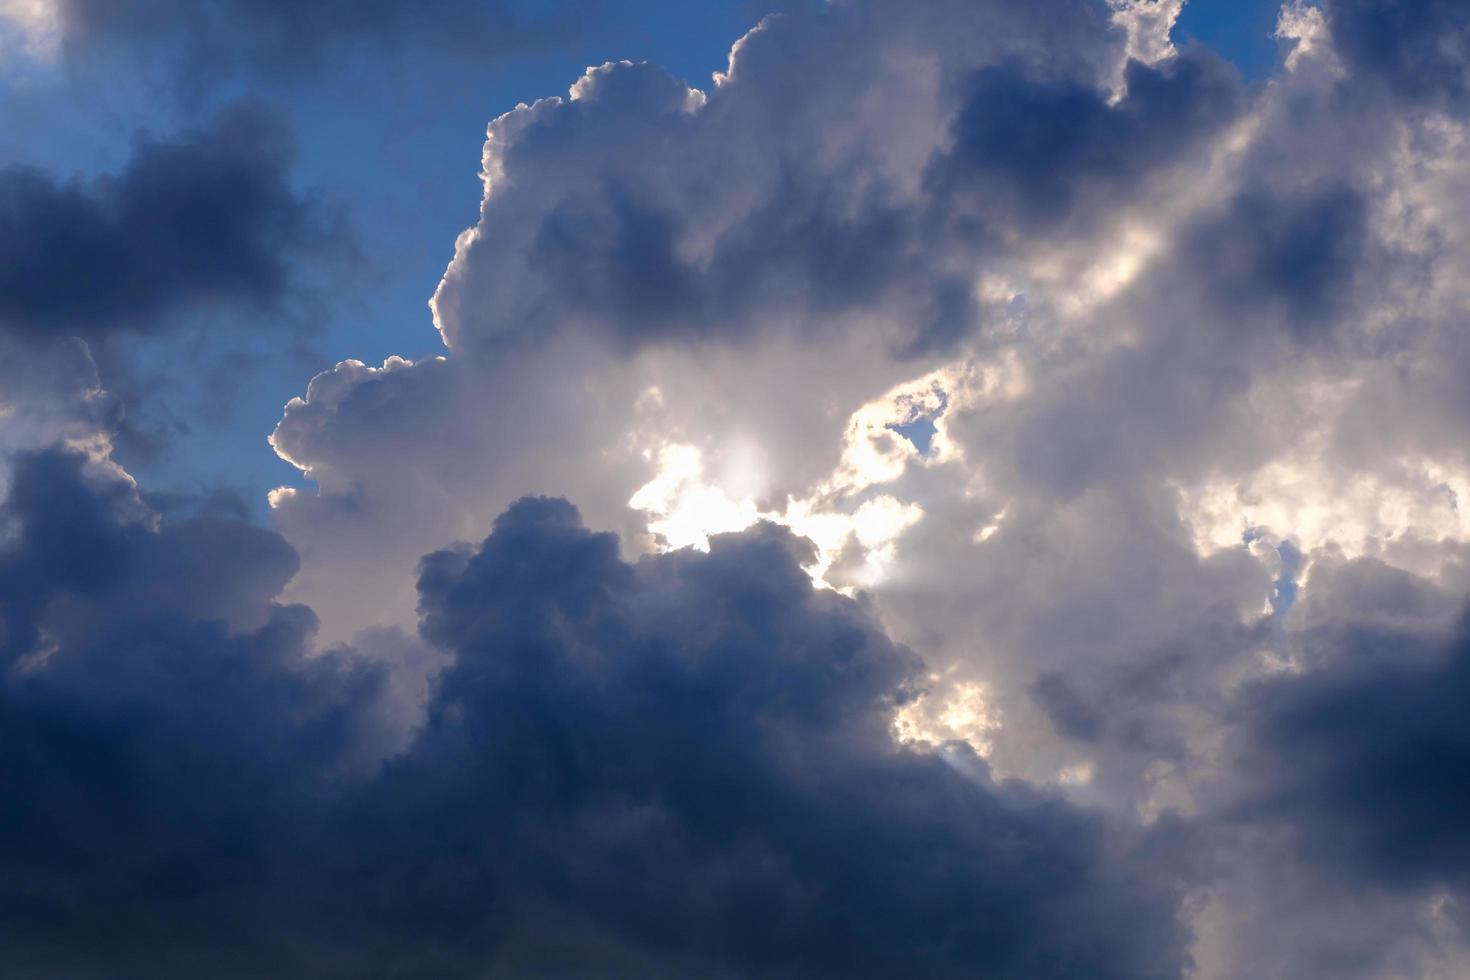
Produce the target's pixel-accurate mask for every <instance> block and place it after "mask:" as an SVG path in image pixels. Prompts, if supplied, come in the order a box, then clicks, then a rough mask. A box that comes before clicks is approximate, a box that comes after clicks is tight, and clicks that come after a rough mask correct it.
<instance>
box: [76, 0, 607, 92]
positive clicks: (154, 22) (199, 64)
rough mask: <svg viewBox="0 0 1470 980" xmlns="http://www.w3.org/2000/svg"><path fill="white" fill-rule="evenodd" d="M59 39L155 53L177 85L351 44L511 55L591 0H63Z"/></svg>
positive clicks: (294, 63) (323, 61) (272, 68)
mask: <svg viewBox="0 0 1470 980" xmlns="http://www.w3.org/2000/svg"><path fill="white" fill-rule="evenodd" d="M59 6H60V15H61V16H60V19H61V25H62V33H63V42H64V44H65V45H66V48H67V50H68V52H69V54H71V56H72V57H73V58H74V59H76V60H78V61H81V60H82V59H86V58H88V57H89V56H91V55H93V54H95V53H96V52H97V51H99V50H108V49H114V50H122V51H123V52H125V53H127V54H129V55H133V56H136V57H138V58H139V59H140V60H143V61H145V62H147V61H159V62H161V63H162V64H163V65H164V66H165V67H167V68H169V69H170V70H172V71H173V72H174V73H175V78H176V80H177V81H178V83H179V84H180V86H181V87H182V88H186V89H187V88H190V87H195V86H198V85H200V84H201V83H210V82H217V81H220V80H223V79H226V78H228V77H230V76H232V75H235V74H239V73H241V72H247V71H248V72H254V73H258V74H259V76H260V77H261V78H262V79H270V78H275V79H279V78H280V77H282V74H283V73H284V75H285V76H286V77H292V76H304V75H309V74H312V73H316V72H320V71H322V69H323V68H324V67H325V66H326V65H328V64H330V63H333V62H335V61H337V60H339V59H340V58H341V57H342V56H344V55H345V54H347V53H349V52H351V51H353V50H365V51H366V52H368V53H371V54H373V55H376V56H382V55H385V54H391V53H393V52H394V51H396V50H399V49H401V48H403V47H405V46H409V45H426V46H429V47H431V48H432V49H434V50H436V51H438V52H448V53H452V54H455V55H457V56H460V57H465V58H471V57H472V58H477V59H478V58H485V57H495V56H500V57H504V56H509V55H514V54H518V53H525V52H526V51H528V50H534V49H537V48H542V47H545V46H546V45H547V44H549V43H551V42H553V41H556V40H558V39H562V38H565V37H566V36H568V35H569V34H570V33H571V32H572V31H573V30H574V29H575V26H576V17H575V14H576V13H577V11H578V10H580V9H581V8H584V7H587V6H589V4H587V3H582V2H577V0H573V2H567V3H553V4H550V5H547V6H546V8H545V10H544V12H541V13H530V12H527V8H526V5H523V4H516V3H515V2H513V0H510V2H507V0H420V2H417V3H411V4H410V3H402V2H399V0H222V2H221V0H213V2H208V3H197V2H189V0H61V2H60V4H59Z"/></svg>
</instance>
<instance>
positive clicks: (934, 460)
mask: <svg viewBox="0 0 1470 980" xmlns="http://www.w3.org/2000/svg"><path fill="white" fill-rule="evenodd" d="M1179 8H1180V4H1178V3H1169V2H1153V0H1117V2H1113V3H1109V4H1107V5H1099V4H1095V3H1091V2H1085V0H1075V2H1074V0H1046V2H1042V3H1034V4H1014V3H1000V2H996V3H989V2H982V3H976V2H973V0H964V2H960V0H931V2H924V3H896V2H884V0H850V2H846V3H833V4H828V5H825V6H823V7H820V8H810V9H807V8H803V9H801V10H798V11H794V12H792V13H790V14H788V15H785V16H781V17H773V18H768V19H767V20H765V21H763V22H762V23H761V24H760V25H759V26H758V27H756V28H755V29H753V30H752V31H751V32H750V33H749V34H747V35H746V36H745V37H744V38H742V39H740V40H739V41H738V42H737V43H736V44H735V46H734V48H733V49H732V52H731V55H730V60H729V63H728V65H727V66H726V68H725V70H724V71H721V72H719V73H717V74H716V75H715V77H714V78H713V79H712V80H711V84H709V85H708V86H704V87H702V88H693V87H690V86H689V85H688V84H686V83H685V82H682V81H679V80H676V79H674V78H672V77H670V76H669V75H668V74H667V73H666V72H664V71H662V70H661V69H659V68H658V67H656V66H653V65H647V64H630V63H626V62H610V63H607V64H604V65H601V66H598V67H594V68H590V69H588V71H587V72H586V73H585V74H584V76H583V77H582V78H581V79H579V80H578V81H576V83H575V84H574V85H573V86H572V88H571V90H570V91H569V93H568V95H567V96H566V97H562V98H548V99H543V100H540V101H537V102H535V103H533V104H529V105H521V106H518V107H516V108H514V109H512V110H510V111H508V112H505V113H504V114H502V115H500V116H497V117H496V118H494V119H493V120H492V121H491V122H490V123H489V126H488V129H487V139H486V142H485V146H484V152H483V157H482V166H483V177H484V197H483V200H482V202H481V213H480V218H479V220H478V222H477V223H476V224H475V226H474V227H472V228H470V229H468V230H467V231H466V232H465V233H464V234H462V235H461V236H460V238H459V239H458V241H457V243H456V247H455V252H454V258H453V260H452V262H451V263H450V265H449V267H448V269H447V270H446V272H445V275H444V278H443V280H442V282H440V284H439V286H438V288H437V290H436V292H435V294H434V297H433V300H432V303H431V307H432V312H433V317H434V325H435V326H436V327H437V329H438V331H439V335H440V337H441V338H442V339H443V341H444V343H445V344H446V346H447V349H448V350H447V353H446V354H445V355H444V356H440V357H430V358H424V359H421V360H417V361H414V360H408V359H405V358H398V357H395V358H390V359H388V360H387V361H385V362H384V363H383V364H382V365H381V366H379V367H371V366H368V365H366V364H364V363H362V362H359V361H344V362H342V363H340V364H338V365H337V366H336V367H334V368H333V369H331V370H329V371H326V372H323V373H322V374H320V375H318V376H317V377H316V378H314V379H312V380H311V382H310V383H309V385H308V386H307V387H306V389H305V391H304V392H303V393H302V395H301V397H299V398H296V399H293V400H292V401H291V402H290V403H289V404H288V405H287V406H286V409H285V412H284V415H283V418H282V419H281V421H280V424H279V425H278V426H277V428H276V430H275V432H274V433H273V435H272V445H273V446H274V448H275V450H276V452H277V453H278V454H279V455H280V456H281V457H282V458H283V459H285V460H287V461H288V462H290V463H293V464H294V465H296V466H297V467H298V468H299V469H300V470H301V472H302V474H303V477H304V478H306V479H307V480H309V481H310V482H311V484H312V485H311V486H299V487H284V488H281V489H280V490H278V491H276V492H275V493H274V494H273V495H272V499H271V505H272V511H271V517H272V521H273V523H274V525H275V528H276V530H275V531H266V530H263V529H260V528H254V527H250V526H248V525H244V524H242V523H240V522H239V521H238V520H237V519H234V518H230V517H228V516H225V515H222V514H220V513H218V512H209V513H201V514H199V515H195V516H188V515H181V514H174V513H167V514H164V513H160V512H159V510H158V508H155V507H151V506H149V498H148V497H147V496H146V495H142V494H140V493H139V491H138V490H137V488H136V487H135V486H134V484H133V483H132V481H131V478H129V477H127V475H126V474H124V473H122V472H121V470H120V469H118V467H117V464H116V463H114V462H113V461H112V459H111V457H110V455H109V446H110V443H111V440H112V438H113V434H114V433H115V431H116V420H115V416H114V414H112V413H111V412H110V410H109V398H108V396H107V394H106V392H104V391H103V390H102V389H101V386H100V385H99V384H98V383H97V381H96V377H95V372H89V368H90V362H89V361H88V360H87V359H86V358H85V356H84V355H85V351H84V350H80V351H79V350H77V349H76V348H72V347H69V348H66V349H65V350H66V351H68V352H70V355H72V356H69V357H65V358H64V357H62V354H61V353H60V352H61V351H62V348H61V347H57V348H56V351H57V352H58V353H57V354H56V360H55V362H54V365H53V367H54V370H48V371H47V372H39V373H38V375H37V377H35V378H33V379H30V380H29V387H28V388H21V387H17V389H16V391H17V395H16V397H15V398H13V399H9V401H13V402H14V405H15V407H14V408H12V409H11V411H14V412H28V413H30V414H29V415H27V416H25V417H26V418H27V419H34V420H37V421H36V424H35V426H34V430H33V432H32V433H30V434H25V435H14V436H9V437H8V441H7V442H6V444H5V448H6V453H7V459H8V460H9V463H8V465H9V467H10V470H11V474H10V477H9V480H8V482H9V503H8V504H7V505H6V508H5V511H4V514H3V517H4V520H5V521H6V522H7V531H6V537H5V539H4V542H5V543H4V558H3V561H0V584H3V586H4V588H3V599H0V621H3V623H4V632H3V634H0V650H3V651H4V657H5V658H6V661H7V663H8V665H9V667H8V672H7V674H6V686H5V687H4V689H3V690H4V694H3V695H0V696H3V697H4V699H5V700H4V702H3V704H4V708H5V712H6V713H5V715H4V716H3V717H4V719H5V720H4V724H5V725H7V726H10V727H9V728H8V729H7V730H10V731H13V732H15V733H17V734H16V737H15V738H7V739H5V740H4V742H3V743H0V744H3V745H4V746H5V748H4V749H0V752H6V753H10V755H8V756H7V757H6V759H7V760H8V761H9V763H10V767H11V768H13V769H15V771H17V772H19V773H22V775H23V779H22V781H21V782H19V783H18V784H17V785H20V786H22V787H23V790H22V791H20V792H18V793H17V794H16V799H17V800H18V801H19V802H20V804H21V806H20V807H18V808H14V812H15V813H17V814H18V816H17V817H16V818H15V822H14V823H13V824H11V825H10V826H11V827H13V828H14V829H13V830H11V831H7V832H6V833H5V834H0V847H7V848H11V849H12V850H13V855H12V856H13V858H14V861H13V862H12V864H13V866H14V867H16V868H18V869H19V870H17V871H15V872H13V873H11V872H0V875H4V877H0V881H3V882H4V885H3V889H0V903H3V904H4V905H5V907H8V908H15V909H19V910H29V911H28V912H27V914H29V915H31V916H32V919H31V920H30V922H29V926H30V928H28V929H25V930H22V931H21V932H20V933H18V934H17V935H16V936H14V937H13V936H11V935H4V936H0V956H10V957H11V962H12V964H13V965H14V966H15V969H16V970H18V971H21V975H25V973H24V971H26V970H29V971H30V972H31V973H33V974H37V975H43V974H45V973H47V972H56V971H57V970H65V971H67V972H69V973H76V974H79V975H82V976H88V975H98V976H104V975H108V971H109V970H112V971H114V972H115V971H116V969H117V967H118V964H123V965H124V966H125V967H126V968H128V969H136V970H138V971H145V970H146V971H148V972H151V973H158V972H160V971H162V973H163V974H164V975H169V974H170V973H172V974H175V975H190V974H191V973H192V972H197V970H198V968H199V967H198V964H200V963H206V962H208V963H218V962H222V961H228V962H231V963H236V964H239V970H240V974H241V975H255V974H258V973H260V972H270V973H272V974H273V975H284V976H292V975H303V976H305V975H312V976H321V975H328V976H332V975H341V976H358V975H363V974H364V973H369V974H371V973H372V972H374V971H380V972H387V973H401V974H413V975H431V976H432V975H440V976H465V975H477V974H481V973H486V974H489V975H496V976H511V977H515V976H543V975H565V976H574V977H584V976H605V975H611V976H649V975H652V976H660V975H664V976H691V975H692V976H712V977H720V976H773V977H774V976H793V975H799V976H853V975H858V976H864V975H870V976H893V975H900V974H906V973H916V974H920V975H932V976H969V975H976V974H980V975H988V976H1000V977H1007V976H1016V977H1048V976H1056V977H1068V976H1077V975H1087V976H1100V977H1119V978H1124V977H1127V978H1165V977H1175V978H1183V977H1191V978H1196V980H1226V978H1234V977H1241V976H1251V977H1266V978H1283V980H1284V978H1288V977H1289V978H1292V980H1315V978H1323V980H1325V978H1328V977H1331V978H1335V980H1338V978H1348V980H1387V978H1390V977H1402V976H1415V977H1421V976H1422V977H1436V976H1442V977H1447V978H1448V977H1455V976H1460V975H1463V974H1464V973H1465V971H1466V965H1467V964H1470V946H1467V943H1466V940H1465V934H1464V926H1465V920H1464V912H1463V909H1464V907H1465V903H1466V902H1467V901H1470V889H1467V881H1470V879H1467V877H1466V874H1465V870H1466V869H1465V867H1464V856H1465V852H1466V839H1467V837H1466V832H1465V821H1464V819H1463V817H1462V816H1461V815H1460V814H1459V813H1458V812H1457V811H1458V810H1459V809H1463V807H1462V806H1461V805H1460V804H1461V803H1463V800H1462V796H1463V787H1462V785H1461V784H1462V783H1463V779H1461V778H1460V777H1459V770H1460V769H1462V768H1463V762H1464V759H1463V755H1464V749H1463V743H1464V741H1465V737H1464V736H1465V732H1464V725H1463V724H1462V723H1461V722H1460V720H1459V715H1460V714H1461V712H1458V711H1457V708H1458V705H1459V700H1462V694H1463V693H1464V692H1463V688H1464V687H1465V673H1466V669H1465V660H1466V639H1465V626H1464V622H1465V620H1464V618H1463V617H1464V613H1463V608H1464V605H1465V596H1466V595H1467V593H1470V563H1467V555H1470V550H1467V549H1470V523H1467V518H1466V517H1465V514H1464V513H1463V507H1462V501H1463V500H1464V499H1466V495H1467V494H1470V455H1467V451H1466V448H1465V447H1466V443H1465V439H1464V432H1465V425H1466V423H1467V420H1470V404H1467V401H1466V399H1465V395H1464V385H1463V378H1464V376H1465V373H1466V370H1467V368H1470V357H1467V347H1466V344H1465V342H1464V325H1465V323H1466V321H1467V316H1470V291H1467V288H1466V285H1465V283H1466V278H1465V275H1464V272H1465V269H1466V268H1467V266H1470V238H1467V232H1466V229H1467V228H1470V221H1467V220H1466V218H1467V217H1470V213H1467V209H1466V205H1465V202H1466V201H1467V200H1470V196H1467V191H1470V169H1467V167H1466V165H1465V162H1464V161H1465V160H1466V158H1467V157H1466V153H1465V150H1466V146H1467V142H1470V130H1467V128H1466V127H1467V123H1466V121H1465V119H1464V113H1463V109H1464V105H1463V102H1464V98H1463V96H1464V91H1463V89H1464V84H1463V83H1464V76H1465V68H1466V64H1467V51H1466V48H1465V45H1464V44H1463V43H1462V42H1463V39H1464V38H1465V37H1467V36H1470V12H1465V11H1463V10H1462V9H1461V7H1459V6H1456V5H1452V4H1448V3H1440V2H1435V0H1421V2H1400V3H1366V2H1364V3H1359V2H1348V0H1327V2H1324V3H1322V4H1321V5H1320V6H1315V5H1311V4H1308V3H1303V2H1293V3H1290V4H1288V5H1287V6H1285V7H1284V8H1283V10H1282V14H1281V18H1280V22H1279V26H1278V37H1279V39H1280V41H1281V44H1282V58H1281V64H1280V65H1279V66H1278V69H1277V71H1276V72H1275V73H1274V74H1273V75H1272V76H1271V77H1270V78H1269V79H1268V80H1266V81H1264V82H1263V83H1261V84H1259V85H1255V86H1250V87H1248V86H1246V85H1244V84H1243V83H1242V82H1241V80H1240V79H1239V77H1238V76H1237V73H1236V72H1235V71H1234V69H1233V68H1231V66H1230V65H1228V64H1227V63H1225V62H1224V61H1222V60H1221V59H1220V58H1219V57H1218V56H1217V55H1215V54H1214V53H1212V52H1210V51H1209V50H1207V49H1205V48H1203V47H1200V46H1197V45H1195V46H1176V45H1175V44H1174V43H1172V42H1171V41H1170V39H1169V36H1168V31H1169V27H1170V25H1171V24H1172V23H1173V20H1174V18H1175V17H1176V16H1177V14H1178V12H1179ZM375 9H376V8H370V11H371V10H375ZM240 16H244V14H240ZM252 16H253V15H252ZM348 33H350V32H348ZM142 155H143V154H142V151H140V158H141V156H142ZM202 159H204V160H206V161H207V159H208V158H207V155H206V156H205V157H203V158H202ZM198 169H202V170H207V169H208V168H207V167H204V166H201V167H200V168H198ZM129 172H131V171H129ZM49 186H51V190H50V192H49V193H51V194H52V196H53V197H57V198H58V199H60V198H63V197H66V195H67V194H73V195H74V196H77V197H78V199H85V200H89V201H93V203H94V205H95V202H96V200H100V198H99V197H98V194H99V193H100V192H91V191H88V192H86V193H84V190H85V189H83V190H76V191H75V192H73V191H71V190H66V189H65V188H57V187H55V186H54V185H49ZM88 194H90V195H91V196H88ZM67 199H68V200H70V198H67ZM265 210H269V209H265ZM224 224H226V225H227V224H228V222H224ZM211 227H213V226H211ZM247 237H248V236H247ZM72 251H73V250H67V254H71V252H72ZM227 265H228V268H229V270H230V271H231V272H232V274H233V273H239V274H240V275H241V279H239V280H238V281H239V282H240V283H242V284H244V286H243V287H242V288H243V289H244V290H245V292H244V293H242V294H241V295H254V294H255V293H258V292H261V291H262V290H261V288H260V284H261V282H264V281H265V280H261V279H254V280H252V279H251V277H250V276H249V275H247V274H246V273H248V271H249V263H248V262H245V261H231V262H230V263H228V264H227ZM169 269H170V272H171V273H172V272H176V271H178V270H184V271H188V270H189V269H190V266H189V265H188V263H177V264H170V266H169ZM205 278H206V279H207V277H205ZM140 281H141V282H142V283H143V284H144V285H148V280H147V279H146V277H144V278H143V279H141V280H140ZM165 287H167V288H165ZM150 288H152V289H153V291H154V293H155V294H156V295H158V296H160V297H164V298H163V299H157V300H154V302H155V303H157V304H159V305H160V306H162V305H164V303H165V299H166V300H167V302H169V303H172V302H175V301H178V302H181V303H186V302H193V301H195V298H196V293H193V292H190V291H189V290H187V289H184V288H183V287H176V286H173V285H170V284H169V283H164V284H163V285H159V284H157V283H155V284H153V285H152V286H151V287H150ZM225 292H226V293H228V290H225ZM264 292H266V293H267V294H268V293H269V292H270V290H269V289H265V290H264ZM16 295H20V296H24V295H25V294H24V293H23V292H20V293H17V294H16ZM197 295H198V296H204V295H212V294H210V293H209V291H208V290H205V291H204V292H202V293H198V294H197ZM226 298H230V297H229V296H228V295H227V297H226ZM233 298H234V299H236V300H238V299H240V298H241V296H234V297H233ZM247 301H248V300H247ZM37 302H38V303H39V301H37ZM78 302H80V300H78ZM30 320H31V321H32V322H37V323H39V322H44V318H42V317H40V316H39V315H38V314H35V313H32V314H31V315H30ZM4 370H5V368H3V367H0V371H4ZM30 405H42V406H46V408H45V410H44V411H42V410H41V409H37V408H28V407H26V406H30ZM18 417H19V416H18ZM42 423H44V424H42ZM53 443H60V445H61V448H59V449H58V448H46V447H49V446H51V445H52V444H53ZM584 514H585V515H586V525H584V523H583V517H582V515H584ZM588 526H590V527H593V528H600V529H606V532H604V533H599V532H594V531H590V530H588V529H587V528H588ZM487 527H491V528H493V530H492V531H491V533H490V535H489V536H488V537H484V538H482V535H483V534H484V532H485V529H486V528H487ZM475 540H480V541H481V543H479V544H478V545H469V544H453V543H452V542H456V541H458V542H464V541H475ZM104 762H105V763H106V764H103V763H104ZM79 800H91V801H96V800H102V801H104V804H103V805H101V806H97V805H93V806H90V807H81V806H75V805H73V806H70V807H68V806H67V805H66V804H68V803H74V802H75V801H79ZM58 810H59V811H63V812H68V813H72V812H76V813H77V814H78V816H77V818H76V819H75V820H73V821H63V822H57V823H48V822H46V821H43V820H42V819H41V818H40V816H39V815H40V814H43V813H48V812H53V811H58ZM113 813H115V814H117V816H118V822H117V823H116V825H113V824H106V825H103V826H99V823H103V824H105V823H106V822H105V821H102V820H100V819H99V818H98V815H100V814H113ZM123 839H131V840H132V841H133V844H132V846H131V847H130V849H126V850H124V849H122V845H121V844H120V843H119V841H121V840H123ZM115 851H121V855H120V856H119V857H117V858H116V859H115V861H114V862H112V863H109V862H106V861H103V860H101V859H102V858H103V857H106V856H109V855H113V854H114V852H115ZM7 853H10V852H9V851H7ZM77 854H82V855H90V856H92V857H93V858H94V860H92V861H90V862H82V861H79V860H78V861H73V860H72V858H70V857H69V855H77ZM26 862H30V863H26ZM119 862H120V863H119ZM140 896H141V897H140ZM129 899H130V900H129ZM123 903H126V906H127V908H126V911H127V914H128V916H129V917H130V918H129V919H128V920H127V925H128V926H130V928H118V927H116V926H115V925H114V926H113V927H105V926H106V924H107V923H108V922H110V921H111V922H114V923H115V922H116V921H117V920H116V919H115V909H116V906H118V905H119V904H123ZM110 917H113V918H110ZM241 922H246V923H249V924H250V926H251V927H250V928H247V929H241V928H239V924H240V923H241ZM226 923H228V927H226V926H225V925H224V924H226ZM165 928H167V929H169V930H171V931H169V932H168V933H167V935H168V936H169V940H170V941H169V942H168V943H166V944H165V943H161V942H159V941H158V940H159V937H161V936H163V935H165V932H164V930H165ZM23 937H30V938H23ZM34 937H39V938H34ZM78 937H82V938H78ZM160 949H163V950H165V953H160V952H159V950H160ZM226 954H227V955H226ZM163 955H166V956H167V957H168V959H167V960H164V961H160V960H159V957H160V956H163Z"/></svg>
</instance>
